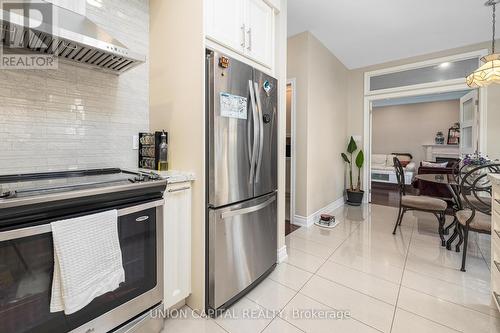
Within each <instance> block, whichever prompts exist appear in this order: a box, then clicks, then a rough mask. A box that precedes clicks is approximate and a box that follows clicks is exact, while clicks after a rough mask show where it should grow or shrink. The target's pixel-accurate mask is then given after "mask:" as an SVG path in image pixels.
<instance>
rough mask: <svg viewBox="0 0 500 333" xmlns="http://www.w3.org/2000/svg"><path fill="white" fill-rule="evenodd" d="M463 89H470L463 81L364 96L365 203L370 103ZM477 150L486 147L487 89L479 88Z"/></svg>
mask: <svg viewBox="0 0 500 333" xmlns="http://www.w3.org/2000/svg"><path fill="white" fill-rule="evenodd" d="M463 90H472V89H471V88H470V87H469V86H467V84H466V83H465V82H463V83H460V84H450V85H444V86H438V87H430V88H424V89H410V90H406V91H401V92H393V93H385V94H378V95H369V96H366V95H365V97H364V103H363V104H364V105H363V138H364V140H363V150H364V152H365V159H366V161H367V163H366V167H365V168H364V170H363V176H364V177H363V178H364V184H363V190H364V191H365V192H366V193H368V195H366V196H365V198H364V199H363V200H364V201H365V203H369V202H371V172H370V170H371V164H372V160H371V155H372V140H373V137H372V136H373V131H372V116H373V115H372V112H371V105H372V103H373V102H374V101H377V100H383V99H393V98H399V97H412V96H420V95H429V94H438V93H446V92H454V91H463ZM478 92H479V99H478V100H479V151H486V150H485V149H486V147H487V142H486V138H487V133H486V129H487V126H486V125H487V114H488V112H487V101H488V96H487V89H486V88H479V89H478Z"/></svg>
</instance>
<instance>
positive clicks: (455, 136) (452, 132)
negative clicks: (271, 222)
mask: <svg viewBox="0 0 500 333" xmlns="http://www.w3.org/2000/svg"><path fill="white" fill-rule="evenodd" d="M447 144H449V145H459V144H460V127H451V128H450V129H449V130H448V141H447Z"/></svg>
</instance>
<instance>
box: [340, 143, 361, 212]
mask: <svg viewBox="0 0 500 333" xmlns="http://www.w3.org/2000/svg"><path fill="white" fill-rule="evenodd" d="M356 150H358V146H357V145H356V141H354V138H353V137H352V136H351V140H349V144H348V145H347V154H349V156H347V154H346V153H342V154H341V156H342V158H343V159H344V162H346V163H347V164H348V165H349V188H348V189H347V190H346V191H347V204H348V205H351V206H359V205H361V203H362V202H363V196H364V194H365V192H364V191H363V190H362V189H361V168H362V167H363V164H364V162H365V156H364V154H363V150H359V152H358V154H357V155H356V159H355V160H353V157H354V153H355V152H356ZM353 163H354V164H356V167H357V168H358V182H357V184H356V187H354V184H353V181H352V169H353Z"/></svg>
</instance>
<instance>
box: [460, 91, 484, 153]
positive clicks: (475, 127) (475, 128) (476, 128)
mask: <svg viewBox="0 0 500 333" xmlns="http://www.w3.org/2000/svg"><path fill="white" fill-rule="evenodd" d="M478 95H479V94H478V91H477V90H471V91H470V92H469V93H467V94H466V95H464V96H462V97H461V98H460V118H459V121H460V132H461V133H464V131H463V128H464V121H463V117H464V114H463V112H464V110H463V109H464V102H465V101H467V100H472V101H473V102H474V103H478V101H479V96H478ZM477 105H478V104H475V105H473V108H474V115H473V119H472V120H471V122H472V124H471V126H468V127H471V128H472V133H471V135H472V138H471V139H472V147H470V149H467V151H465V154H473V153H474V152H475V151H481V150H480V149H479V147H478V144H479V136H478V132H479V133H481V130H480V124H479V122H478V120H479V119H478V117H480V115H479V110H478V109H477ZM461 138H463V135H462V134H461ZM463 144H464V140H460V153H461V154H463V153H464V150H465V149H464V147H463Z"/></svg>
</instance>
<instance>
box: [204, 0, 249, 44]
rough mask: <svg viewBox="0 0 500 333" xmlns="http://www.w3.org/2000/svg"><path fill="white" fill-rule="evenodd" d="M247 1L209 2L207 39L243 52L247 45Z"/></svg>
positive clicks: (207, 9)
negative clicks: (244, 22)
mask: <svg viewBox="0 0 500 333" xmlns="http://www.w3.org/2000/svg"><path fill="white" fill-rule="evenodd" d="M244 1H245V0H207V3H206V9H205V10H206V33H207V37H208V38H210V39H212V40H214V41H216V42H218V43H219V44H222V45H224V46H226V47H228V48H231V49H233V50H235V51H237V52H242V51H243V47H244V45H245V27H244V24H243V3H244Z"/></svg>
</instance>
